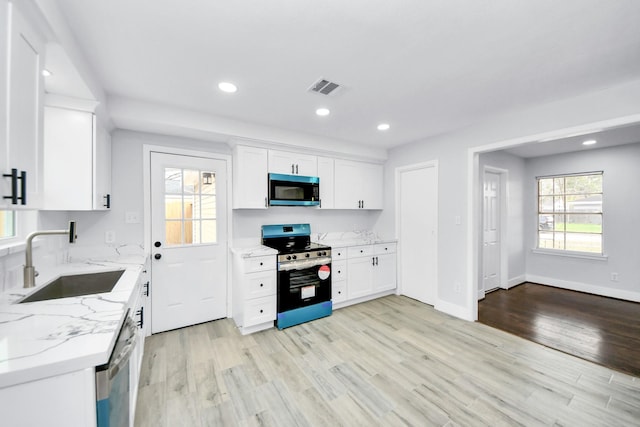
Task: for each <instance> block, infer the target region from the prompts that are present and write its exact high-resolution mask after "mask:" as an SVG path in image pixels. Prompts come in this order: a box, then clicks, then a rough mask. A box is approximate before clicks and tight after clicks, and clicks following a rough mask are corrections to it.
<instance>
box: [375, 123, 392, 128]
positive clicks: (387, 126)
mask: <svg viewBox="0 0 640 427" xmlns="http://www.w3.org/2000/svg"><path fill="white" fill-rule="evenodd" d="M390 127H391V126H389V123H380V124H379V125H378V130H388V129H389V128H390Z"/></svg>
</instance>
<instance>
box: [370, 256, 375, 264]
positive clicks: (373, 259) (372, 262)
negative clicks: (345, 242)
mask: <svg viewBox="0 0 640 427" xmlns="http://www.w3.org/2000/svg"><path fill="white" fill-rule="evenodd" d="M371 265H376V257H371Z"/></svg>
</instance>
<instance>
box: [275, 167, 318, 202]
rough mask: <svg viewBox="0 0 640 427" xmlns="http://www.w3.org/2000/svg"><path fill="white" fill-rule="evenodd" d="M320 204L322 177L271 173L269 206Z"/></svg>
mask: <svg viewBox="0 0 640 427" xmlns="http://www.w3.org/2000/svg"><path fill="white" fill-rule="evenodd" d="M318 205H320V178H318V177H317V176H301V175H284V174H281V173H270V174H269V206H318Z"/></svg>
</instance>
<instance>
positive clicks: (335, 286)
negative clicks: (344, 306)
mask: <svg viewBox="0 0 640 427" xmlns="http://www.w3.org/2000/svg"><path fill="white" fill-rule="evenodd" d="M346 300H347V282H344V281H343V282H337V283H331V301H333V302H334V303H338V302H342V301H346Z"/></svg>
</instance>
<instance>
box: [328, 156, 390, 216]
mask: <svg viewBox="0 0 640 427" xmlns="http://www.w3.org/2000/svg"><path fill="white" fill-rule="evenodd" d="M334 179H335V186H334V188H335V191H334V197H335V199H334V207H335V208H336V209H382V207H383V206H382V202H383V198H382V191H383V168H382V165H379V164H375V163H366V162H356V161H351V160H335V162H334ZM320 186H321V188H322V182H321V183H320Z"/></svg>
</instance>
